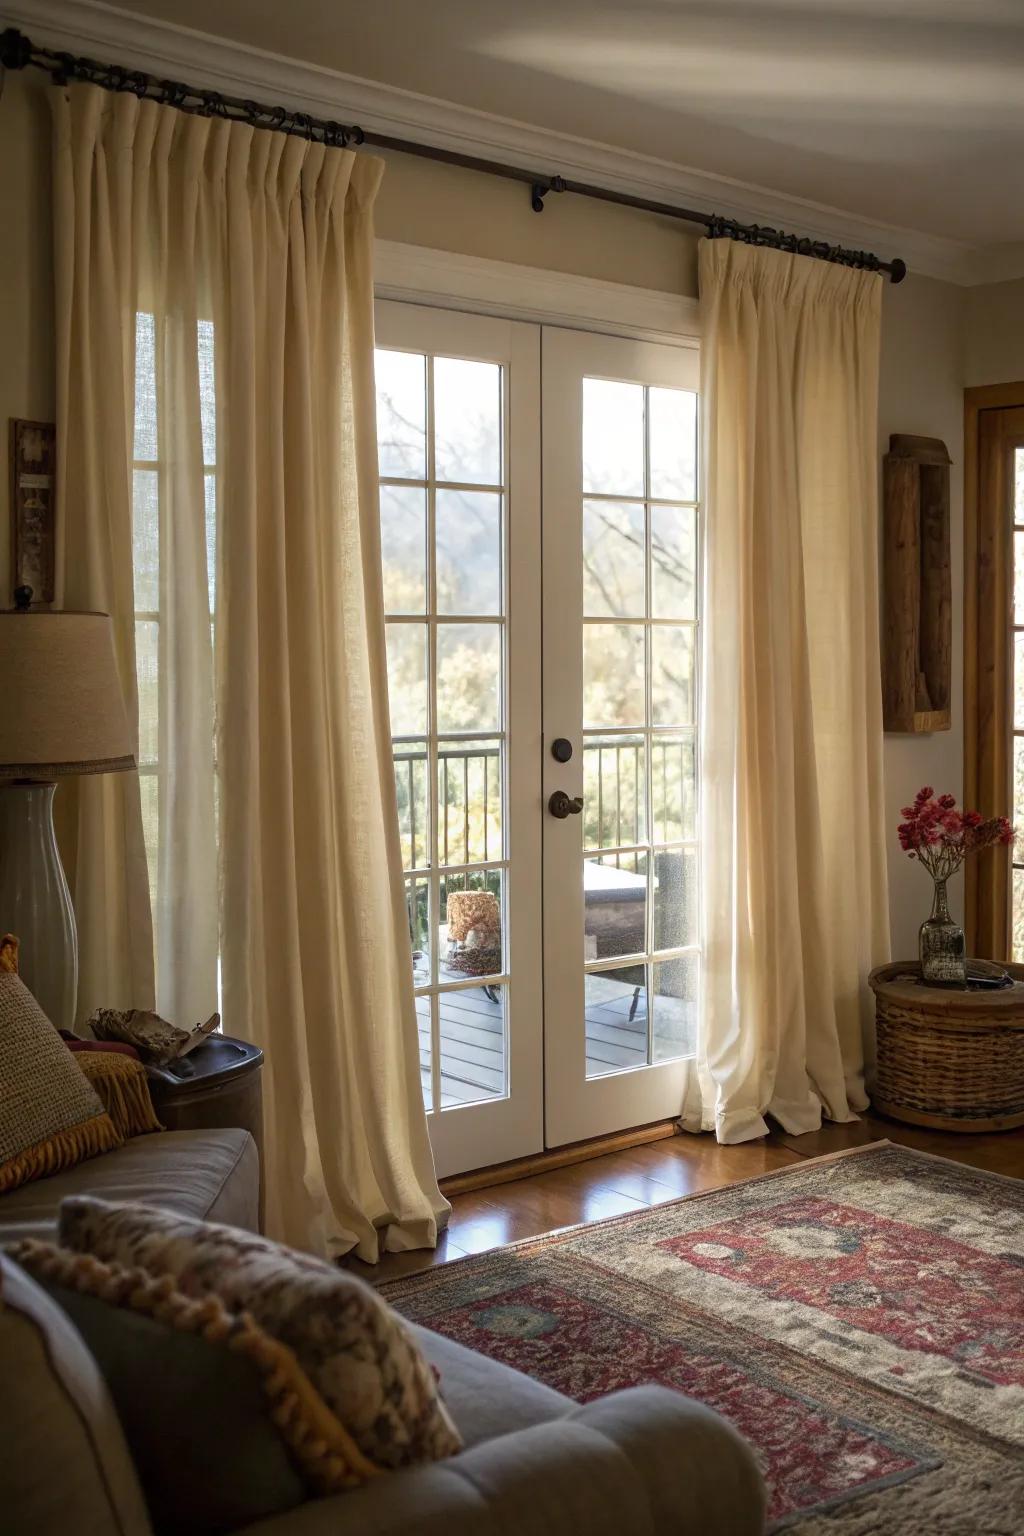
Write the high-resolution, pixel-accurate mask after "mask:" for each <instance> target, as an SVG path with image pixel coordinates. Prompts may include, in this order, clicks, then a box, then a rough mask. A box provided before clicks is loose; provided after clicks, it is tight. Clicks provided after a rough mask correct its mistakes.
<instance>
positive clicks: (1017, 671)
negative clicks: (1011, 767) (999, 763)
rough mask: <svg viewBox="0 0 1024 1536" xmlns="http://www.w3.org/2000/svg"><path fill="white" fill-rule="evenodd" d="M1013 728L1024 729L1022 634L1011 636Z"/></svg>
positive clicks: (1023, 638)
mask: <svg viewBox="0 0 1024 1536" xmlns="http://www.w3.org/2000/svg"><path fill="white" fill-rule="evenodd" d="M1013 728H1014V730H1015V731H1024V634H1017V635H1014V637H1013Z"/></svg>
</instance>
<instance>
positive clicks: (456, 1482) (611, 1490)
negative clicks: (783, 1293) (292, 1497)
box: [245, 1387, 764, 1536]
mask: <svg viewBox="0 0 1024 1536" xmlns="http://www.w3.org/2000/svg"><path fill="white" fill-rule="evenodd" d="M763 1529H764V1492H763V1488H762V1485H761V1478H760V1475H759V1473H758V1471H757V1467H756V1464H755V1462H754V1459H753V1456H752V1455H751V1453H750V1451H749V1450H748V1448H747V1447H746V1446H745V1445H744V1443H743V1441H742V1440H741V1439H740V1438H739V1436H738V1435H737V1434H736V1433H735V1432H734V1431H733V1430H732V1429H730V1427H729V1426H728V1425H727V1424H726V1423H725V1422H724V1421H723V1420H722V1419H719V1418H718V1417H717V1416H716V1415H715V1414H713V1413H711V1412H709V1410H708V1409H706V1408H702V1407H701V1406H700V1405H699V1404H698V1403H693V1402H690V1401H689V1400H688V1399H687V1398H683V1397H680V1396H679V1395H678V1394H677V1393H675V1392H670V1391H668V1390H667V1389H665V1388H662V1387H636V1388H633V1389H632V1390H630V1391H628V1392H618V1393H614V1394H612V1395H611V1396H610V1397H607V1398H603V1399H601V1401H600V1402H595V1403H590V1404H588V1405H587V1406H586V1407H584V1408H578V1409H574V1410H573V1411H572V1412H570V1413H569V1414H567V1415H566V1417H565V1418H564V1419H555V1420H553V1421H550V1422H548V1423H545V1424H537V1425H534V1426H532V1427H531V1428H529V1429H521V1430H517V1431H515V1432H514V1433H513V1434H508V1435H499V1436H498V1437H497V1438H496V1439H494V1440H487V1441H484V1442H483V1443H482V1444H480V1445H476V1446H473V1447H472V1448H471V1449H470V1450H468V1451H463V1452H462V1454H461V1455H459V1456H454V1457H452V1458H451V1460H450V1461H444V1462H435V1463H434V1464H433V1465H431V1466H428V1467H415V1468H410V1469H409V1470H408V1471H405V1472H395V1473H392V1474H390V1475H389V1476H386V1477H382V1478H380V1479H379V1480H375V1481H373V1482H372V1483H368V1484H366V1485H365V1486H363V1487H362V1488H358V1489H355V1490H353V1491H352V1492H351V1493H345V1494H340V1495H338V1496H337V1497H335V1498H330V1499H320V1500H313V1501H311V1502H309V1503H307V1504H303V1505H301V1506H300V1507H299V1508H298V1509H294V1510H291V1511H290V1512H289V1513H288V1514H285V1515H279V1516H277V1517H276V1518H274V1519H272V1520H263V1521H260V1522H259V1523H258V1524H256V1525H252V1526H249V1527H247V1528H246V1532H245V1536H524V1533H526V1532H529V1536H662V1533H663V1532H664V1531H666V1530H671V1531H672V1532H673V1536H761V1532H762V1531H763Z"/></svg>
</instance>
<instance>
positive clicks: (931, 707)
mask: <svg viewBox="0 0 1024 1536" xmlns="http://www.w3.org/2000/svg"><path fill="white" fill-rule="evenodd" d="M950 462H951V461H950V457H949V453H948V451H947V449H946V445H945V443H943V442H941V441H940V440H939V439H938V438H937V437H914V436H911V435H910V434H908V433H904V432H895V433H893V435H892V436H891V437H890V439H889V452H888V453H887V454H886V455H885V459H884V460H883V466H884V473H883V482H882V483H883V493H884V517H885V546H884V570H883V576H884V600H883V601H884V619H883V626H882V705H883V717H884V724H885V729H886V730H887V731H902V732H911V733H923V732H926V731H948V730H949V728H950V725H951V712H950V693H951V685H952V646H953V588H952V576H951V571H950V556H949V466H950Z"/></svg>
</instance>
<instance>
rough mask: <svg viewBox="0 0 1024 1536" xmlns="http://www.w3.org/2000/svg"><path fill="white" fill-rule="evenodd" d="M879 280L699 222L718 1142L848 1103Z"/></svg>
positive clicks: (693, 1120)
mask: <svg viewBox="0 0 1024 1536" xmlns="http://www.w3.org/2000/svg"><path fill="white" fill-rule="evenodd" d="M881 284H882V279H881V278H880V277H879V276H878V275H876V274H871V273H865V272H855V271H850V270H847V269H846V268H843V267H840V266H833V265H830V264H827V263H825V262H822V261H815V260H812V259H811V258H809V257H804V256H791V255H787V254H784V253H782V252H779V251H772V250H764V249H758V248H754V247H750V246H745V245H739V244H735V243H733V242H731V241H728V240H716V241H702V242H701V247H700V302H701V313H702V354H701V356H702V363H701V370H702V394H703V409H704V446H705V490H706V499H707V515H706V527H707V546H706V568H705V591H706V606H705V612H706V622H705V632H704V646H705V658H704V695H703V697H704V708H703V716H704V718H703V747H702V751H703V771H702V829H701V831H702V840H703V841H702V846H703V849H704V878H703V909H704V910H703V931H704V942H705V955H706V959H705V972H704V1002H703V1025H702V1037H701V1040H700V1044H699V1049H698V1056H697V1061H696V1063H695V1068H694V1071H693V1072H692V1074H691V1078H690V1083H689V1090H688V1095H687V1103H686V1108H685V1113H684V1117H683V1124H684V1125H685V1127H686V1128H687V1129H688V1130H702V1129H703V1130H711V1129H713V1130H715V1131H716V1132H717V1135H718V1139H719V1140H720V1141H723V1142H737V1141H744V1140H747V1139H748V1138H750V1137H754V1136H760V1135H763V1134H764V1133H765V1130H766V1124H765V1119H764V1117H765V1115H766V1114H771V1115H772V1116H773V1117H774V1118H775V1119H776V1120H777V1121H779V1123H780V1124H781V1125H782V1126H784V1127H785V1129H786V1130H787V1131H791V1132H800V1131H809V1130H813V1129H816V1128H817V1127H818V1126H819V1125H820V1124H821V1119H822V1117H823V1116H824V1117H826V1118H828V1119H830V1120H852V1119H855V1118H856V1114H855V1111H857V1110H860V1109H864V1108H866V1105H867V1100H866V1097H865V1093H864V1067H865V1041H866V1040H867V1039H868V1038H869V1033H868V1032H869V1030H870V1013H869V1010H868V1006H867V1003H868V996H869V994H868V993H867V988H866V978H867V974H868V971H869V970H870V968H871V967H872V966H873V965H877V964H879V963H881V962H882V961H884V960H886V959H887V958H888V956H889V918H888V899H887V887H886V864H885V852H884V815H883V799H882V718H881V683H880V669H879V643H878V611H879V610H878V569H877V563H878V562H877V538H878V519H877V475H878V465H877V448H876V438H877V413H878V365H879V336H880V313H881Z"/></svg>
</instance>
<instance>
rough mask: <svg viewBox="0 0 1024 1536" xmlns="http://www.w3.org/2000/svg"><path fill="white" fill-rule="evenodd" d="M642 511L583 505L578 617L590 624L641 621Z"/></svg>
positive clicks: (621, 505)
mask: <svg viewBox="0 0 1024 1536" xmlns="http://www.w3.org/2000/svg"><path fill="white" fill-rule="evenodd" d="M644 565H645V557H644V508H643V502H636V501H633V502H631V501H585V502H584V503H583V612H584V614H585V615H586V616H587V618H590V619H602V618H615V619H642V618H643V616H644V612H645V609H644V586H645V579H644Z"/></svg>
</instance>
